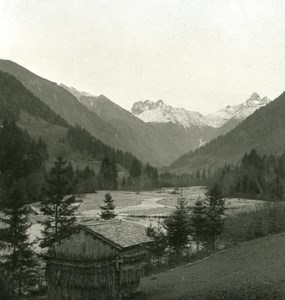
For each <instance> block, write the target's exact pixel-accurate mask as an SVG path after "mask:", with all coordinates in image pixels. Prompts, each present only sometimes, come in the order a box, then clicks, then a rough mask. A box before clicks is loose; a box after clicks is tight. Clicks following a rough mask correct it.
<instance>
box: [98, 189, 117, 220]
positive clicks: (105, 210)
mask: <svg viewBox="0 0 285 300" xmlns="http://www.w3.org/2000/svg"><path fill="white" fill-rule="evenodd" d="M104 203H105V204H104V205H100V208H101V209H102V212H101V215H100V216H101V218H102V219H104V220H109V219H113V218H115V217H116V214H115V212H114V209H115V207H116V206H115V205H114V200H113V199H112V196H111V194H110V193H107V194H105V199H104Z"/></svg>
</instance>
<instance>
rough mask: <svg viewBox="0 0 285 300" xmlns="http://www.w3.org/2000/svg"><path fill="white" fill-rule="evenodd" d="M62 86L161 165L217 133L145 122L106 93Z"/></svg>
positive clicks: (137, 151)
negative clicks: (93, 93)
mask: <svg viewBox="0 0 285 300" xmlns="http://www.w3.org/2000/svg"><path fill="white" fill-rule="evenodd" d="M61 86H63V87H64V88H65V89H66V90H67V91H69V92H70V93H72V94H73V95H74V96H75V97H76V98H77V99H78V101H80V103H82V104H83V105H85V106H86V107H88V109H89V110H91V111H92V112H95V113H96V114H97V115H98V116H99V117H100V118H101V119H102V120H104V121H105V122H106V123H108V124H110V125H112V126H113V127H114V128H116V129H117V130H118V131H119V132H120V135H121V137H122V138H123V139H124V140H125V141H127V142H126V144H127V145H128V149H129V151H130V152H132V153H134V154H136V155H137V156H138V157H140V158H142V159H143V160H144V161H149V162H151V163H154V164H156V165H159V166H161V165H168V164H169V163H171V162H172V161H174V160H175V159H177V158H178V157H179V156H180V155H181V154H183V153H185V152H186V151H188V150H190V149H196V148H197V147H199V146H200V145H201V144H202V143H203V142H204V141H205V140H207V141H208V140H210V139H211V138H212V136H213V134H214V130H213V129H212V128H208V127H207V126H203V127H199V126H194V125H193V126H192V127H191V128H184V127H181V125H180V124H176V123H167V124H166V123H164V124H160V123H146V122H144V121H142V120H140V119H139V118H137V117H136V116H134V115H133V114H132V113H130V112H129V111H127V110H125V109H123V108H122V107H120V106H118V105H117V104H115V103H114V102H112V101H111V100H110V99H108V98H107V97H105V96H104V95H100V96H98V97H97V96H92V95H90V94H89V93H86V92H81V91H78V90H76V89H75V88H72V87H67V86H65V85H61Z"/></svg>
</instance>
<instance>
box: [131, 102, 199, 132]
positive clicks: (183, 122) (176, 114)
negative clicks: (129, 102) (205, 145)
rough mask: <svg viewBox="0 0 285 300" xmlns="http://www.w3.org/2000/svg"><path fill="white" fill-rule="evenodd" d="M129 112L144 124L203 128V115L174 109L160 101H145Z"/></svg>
mask: <svg viewBox="0 0 285 300" xmlns="http://www.w3.org/2000/svg"><path fill="white" fill-rule="evenodd" d="M131 112H132V113H133V114H134V115H135V116H137V117H138V118H140V119H141V120H143V121H144V122H147V123H148V122H153V123H175V124H178V125H180V126H183V127H185V128H187V127H192V126H204V121H203V115H202V114H200V113H198V112H191V111H187V110H186V109H184V108H174V107H172V106H170V105H167V104H165V103H164V102H163V101H162V100H158V101H156V102H154V101H150V100H145V101H139V102H136V103H134V105H133V107H132V109H131Z"/></svg>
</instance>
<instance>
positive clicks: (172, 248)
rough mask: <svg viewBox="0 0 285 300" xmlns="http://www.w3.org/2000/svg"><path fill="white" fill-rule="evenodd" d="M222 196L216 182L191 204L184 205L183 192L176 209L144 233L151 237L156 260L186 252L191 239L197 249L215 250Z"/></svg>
mask: <svg viewBox="0 0 285 300" xmlns="http://www.w3.org/2000/svg"><path fill="white" fill-rule="evenodd" d="M224 211H225V206H224V199H223V197H222V194H221V191H220V189H219V187H218V186H217V185H215V186H214V187H213V188H212V189H211V190H210V191H209V192H208V193H207V194H206V196H205V198H204V199H199V200H197V201H196V203H195V205H194V207H193V208H190V207H188V206H187V202H186V199H185V198H183V196H182V194H180V195H179V197H178V199H177V205H176V209H175V210H174V211H173V213H172V214H171V215H170V216H169V217H168V218H166V219H165V220H164V222H163V224H162V225H157V226H152V225H150V226H149V227H148V228H147V235H148V236H149V237H151V238H152V239H153V240H154V243H153V245H151V246H150V252H151V255H152V258H153V260H154V261H155V262H156V263H159V262H161V260H164V259H165V257H166V256H168V258H169V259H173V258H175V260H177V259H179V258H181V257H182V256H184V255H185V254H187V253H189V251H188V249H189V248H191V245H193V243H194V244H195V245H196V248H197V251H199V250H200V249H201V247H203V248H204V249H209V250H215V249H216V248H217V246H218V245H217V242H218V238H219V236H220V235H221V233H222V232H223V228H224V222H225V217H224Z"/></svg>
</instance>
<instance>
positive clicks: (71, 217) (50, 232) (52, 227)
mask: <svg viewBox="0 0 285 300" xmlns="http://www.w3.org/2000/svg"><path fill="white" fill-rule="evenodd" d="M67 171H68V166H67V162H66V160H64V159H63V158H62V157H61V156H59V157H58V158H57V160H56V161H55V163H54V167H53V168H52V169H51V170H50V172H49V174H48V178H47V183H48V187H47V197H46V198H45V199H44V200H43V201H42V207H41V211H42V212H43V214H44V215H45V216H47V219H46V220H45V221H43V222H42V224H43V230H42V234H43V239H42V242H41V245H42V246H46V245H47V244H48V243H49V242H51V241H52V240H54V239H57V238H58V237H59V236H60V235H61V234H62V233H63V232H65V231H67V230H70V229H72V228H73V227H74V226H75V224H76V217H75V212H76V209H77V207H76V206H73V205H72V204H74V203H75V197H74V195H68V194H69V189H70V188H69V181H68V179H67Z"/></svg>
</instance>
